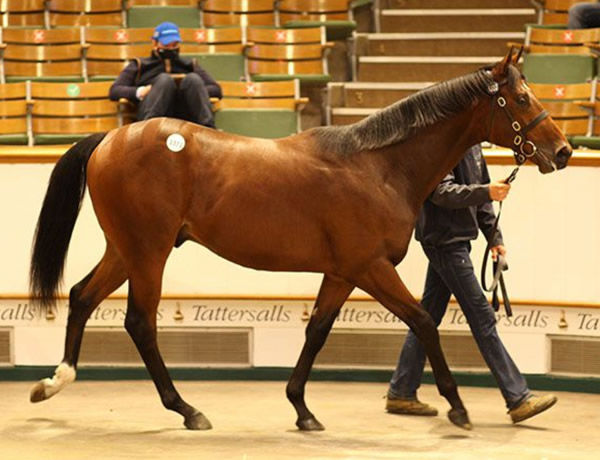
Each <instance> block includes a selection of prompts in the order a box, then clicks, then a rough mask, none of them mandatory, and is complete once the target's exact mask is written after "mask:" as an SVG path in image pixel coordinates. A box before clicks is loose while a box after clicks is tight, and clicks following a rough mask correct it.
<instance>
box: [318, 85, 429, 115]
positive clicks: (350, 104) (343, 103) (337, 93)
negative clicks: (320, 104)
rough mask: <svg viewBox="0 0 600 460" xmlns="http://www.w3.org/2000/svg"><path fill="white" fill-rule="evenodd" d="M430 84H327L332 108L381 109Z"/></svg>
mask: <svg viewBox="0 0 600 460" xmlns="http://www.w3.org/2000/svg"><path fill="white" fill-rule="evenodd" d="M432 84H433V83H432V82H420V83H370V82H365V83H363V82H343V83H329V85H327V86H328V91H329V99H328V100H329V104H330V106H332V107H334V108H338V107H347V108H362V109H364V108H383V107H387V106H388V105H390V104H393V103H394V102H397V101H399V100H401V99H404V98H405V97H408V96H410V95H411V94H414V93H416V92H417V91H420V90H422V89H424V88H426V87H428V86H430V85H432Z"/></svg>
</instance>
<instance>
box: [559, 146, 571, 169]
mask: <svg viewBox="0 0 600 460" xmlns="http://www.w3.org/2000/svg"><path fill="white" fill-rule="evenodd" d="M572 153H573V150H572V149H571V147H568V146H565V147H563V148H562V149H560V150H559V151H558V153H557V154H556V166H557V167H558V169H562V168H564V167H565V166H567V162H568V161H569V158H571V154H572Z"/></svg>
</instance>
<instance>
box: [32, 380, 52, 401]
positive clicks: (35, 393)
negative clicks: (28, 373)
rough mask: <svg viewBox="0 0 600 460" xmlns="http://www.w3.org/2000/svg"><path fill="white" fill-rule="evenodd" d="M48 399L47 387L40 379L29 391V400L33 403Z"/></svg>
mask: <svg viewBox="0 0 600 460" xmlns="http://www.w3.org/2000/svg"><path fill="white" fill-rule="evenodd" d="M46 399H48V398H47V397H46V387H45V385H44V382H43V381H39V382H37V383H36V384H35V385H34V386H33V388H32V389H31V392H30V393H29V400H30V401H31V402H32V403H36V402H40V401H44V400H46Z"/></svg>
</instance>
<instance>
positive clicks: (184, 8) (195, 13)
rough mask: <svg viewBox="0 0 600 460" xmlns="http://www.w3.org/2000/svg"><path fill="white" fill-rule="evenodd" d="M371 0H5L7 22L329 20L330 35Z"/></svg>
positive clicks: (344, 30) (344, 28)
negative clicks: (354, 10) (358, 8)
mask: <svg viewBox="0 0 600 460" xmlns="http://www.w3.org/2000/svg"><path fill="white" fill-rule="evenodd" d="M370 2H371V0H250V1H248V0H126V1H122V0H3V1H2V2H1V5H2V11H1V12H0V13H1V14H2V24H3V25H5V26H7V25H8V26H30V27H31V26H33V27H45V28H50V27H63V26H116V27H125V26H128V27H152V26H153V25H155V24H157V23H158V22H161V21H168V20H172V21H173V22H176V23H178V24H179V25H180V26H183V27H221V26H231V25H237V26H244V27H245V26H248V25H261V26H265V25H268V26H277V27H279V26H281V27H311V26H312V27H314V26H320V25H325V26H327V30H328V33H329V34H330V37H329V38H330V39H334V38H345V37H348V36H349V35H350V34H351V33H352V31H353V30H354V29H355V28H356V23H355V22H354V20H353V19H352V9H353V8H354V7H356V6H360V5H362V4H367V3H370Z"/></svg>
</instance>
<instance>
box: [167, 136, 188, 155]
mask: <svg viewBox="0 0 600 460" xmlns="http://www.w3.org/2000/svg"><path fill="white" fill-rule="evenodd" d="M184 147H185V138H184V137H183V136H182V135H181V134H178V133H174V134H171V135H170V136H169V137H167V148H168V149H169V150H170V151H171V152H180V151H181V150H183V148H184Z"/></svg>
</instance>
